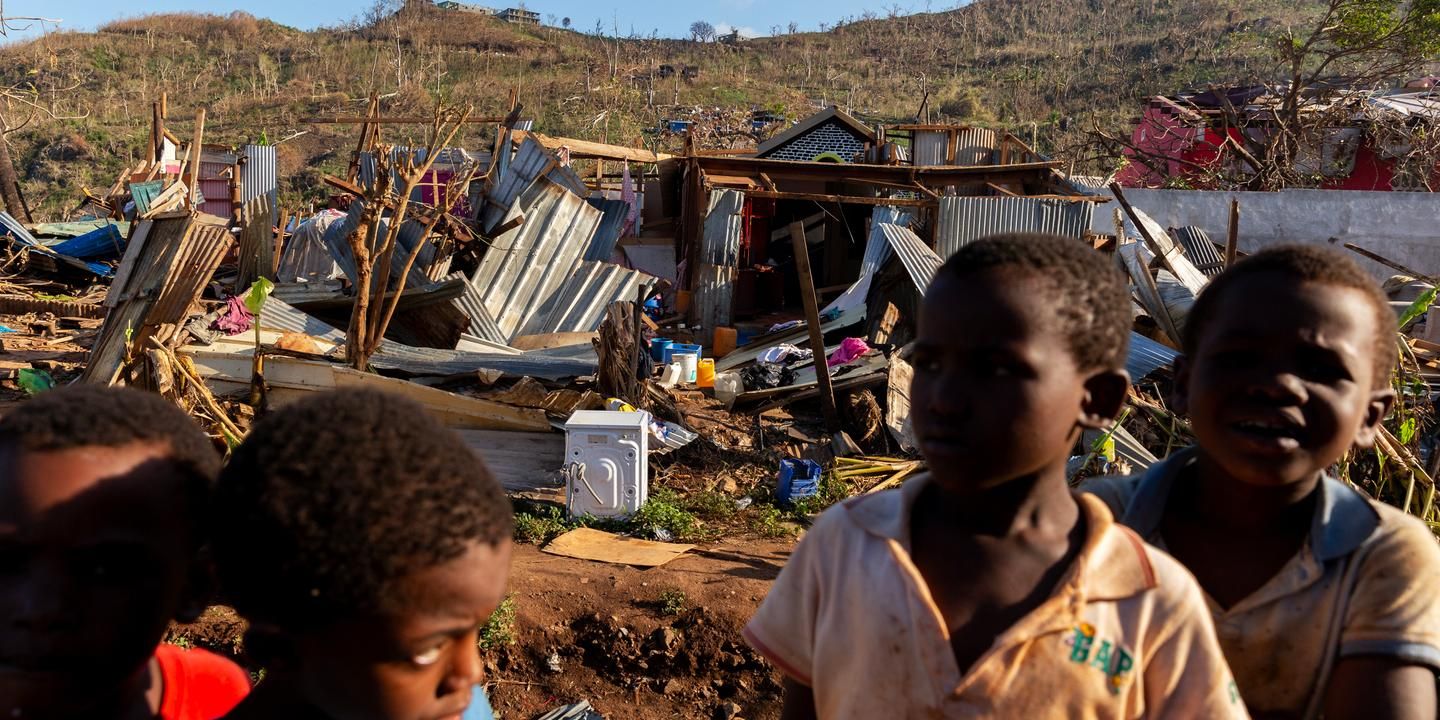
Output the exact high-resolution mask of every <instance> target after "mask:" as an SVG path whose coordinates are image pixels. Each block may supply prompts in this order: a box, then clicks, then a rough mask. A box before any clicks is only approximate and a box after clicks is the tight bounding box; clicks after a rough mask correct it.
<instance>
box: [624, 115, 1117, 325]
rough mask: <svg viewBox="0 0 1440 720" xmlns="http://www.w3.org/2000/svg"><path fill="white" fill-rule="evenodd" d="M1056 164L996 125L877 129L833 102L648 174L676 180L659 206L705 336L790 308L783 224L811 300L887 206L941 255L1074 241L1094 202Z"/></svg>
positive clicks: (794, 292)
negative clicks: (995, 240) (748, 142)
mask: <svg viewBox="0 0 1440 720" xmlns="http://www.w3.org/2000/svg"><path fill="white" fill-rule="evenodd" d="M882 133H883V134H882ZM881 137H883V138H884V140H883V142H882V141H879V138H881ZM826 143H828V144H826ZM790 158H803V159H790ZM1058 167H1059V164H1058V163H1057V162H1055V161H1051V160H1048V159H1046V158H1044V157H1041V156H1039V155H1038V154H1036V153H1034V152H1033V151H1032V150H1031V149H1030V148H1029V147H1028V146H1026V145H1025V144H1024V143H1023V142H1021V141H1020V140H1019V139H1017V138H1015V137H1014V136H1012V135H1010V134H1008V133H1005V132H1003V131H993V130H986V129H981V128H970V127H963V126H948V125H902V126H898V127H895V128H882V129H879V130H878V131H877V130H872V129H870V128H868V127H866V126H865V125H863V124H862V123H860V122H859V121H857V120H855V119H854V118H852V117H850V116H849V115H847V114H845V113H844V112H842V111H840V110H839V109H837V108H831V109H829V110H826V111H824V112H822V113H820V114H818V115H816V116H814V117H812V118H809V119H808V120H805V121H802V122H800V123H798V124H796V125H795V126H794V127H792V128H791V129H790V130H788V131H786V132H784V133H781V134H780V135H778V136H776V137H775V138H774V139H772V140H771V141H769V142H767V143H763V144H761V145H760V146H759V147H758V148H757V150H756V152H755V153H753V154H750V155H737V154H735V153H729V152H704V151H701V152H698V153H696V154H694V155H693V156H687V157H684V158H675V159H673V160H671V161H667V162H662V163H661V166H660V177H661V179H662V180H663V179H666V178H667V177H671V176H675V177H676V180H675V181H674V182H678V183H679V186H680V192H679V193H678V195H679V204H678V206H675V207H669V206H667V208H666V209H667V211H668V210H673V211H675V212H676V213H678V215H675V216H673V222H674V223H675V225H674V226H675V227H676V232H677V236H678V237H677V240H676V253H677V255H676V257H677V258H678V259H679V261H680V264H681V267H682V268H683V270H684V272H682V273H681V274H680V282H681V283H682V287H685V288H686V289H688V290H689V291H690V292H691V294H692V297H693V300H692V302H691V305H690V311H691V319H692V320H693V321H694V322H695V323H696V324H698V325H699V326H700V327H701V328H702V330H701V334H702V335H704V334H706V333H710V332H713V331H714V329H716V328H722V327H739V328H741V329H742V330H745V329H747V328H751V327H752V326H753V327H756V328H763V327H764V326H766V324H767V323H768V322H769V321H771V320H776V319H780V318H781V317H791V318H793V317H795V316H796V315H797V314H798V312H799V309H800V301H799V298H800V293H801V290H800V289H801V288H802V287H803V285H804V282H803V279H802V278H801V276H800V271H799V268H798V267H797V264H796V257H795V251H794V245H793V242H792V229H793V230H799V231H800V232H802V233H803V235H804V241H805V244H806V246H807V247H808V248H809V252H808V256H809V265H810V274H811V275H812V277H811V284H812V285H813V287H814V288H815V289H816V291H817V293H818V294H819V296H820V302H821V304H824V303H826V302H829V301H831V300H833V299H834V298H835V297H836V296H837V295H839V294H840V293H841V292H843V291H845V290H846V288H848V287H850V285H851V284H852V283H854V282H855V281H856V279H857V277H859V276H860V275H861V273H862V268H863V267H864V266H865V248H866V238H867V237H869V235H870V233H871V229H872V227H873V225H874V224H875V221H874V219H873V217H872V215H874V214H876V213H878V212H880V211H881V210H885V211H895V212H899V213H900V214H901V215H902V216H903V217H904V221H903V223H904V224H905V225H906V226H907V227H911V228H913V229H914V230H915V232H916V233H917V236H918V237H920V238H922V239H923V241H924V242H925V243H926V245H927V246H928V247H929V248H931V249H932V251H933V252H935V253H938V254H939V255H940V257H942V258H944V257H947V256H948V255H949V254H950V253H953V252H954V251H955V250H957V249H959V247H961V246H962V245H964V244H965V243H967V242H969V241H970V240H973V239H976V238H978V237H982V236H984V235H987V234H991V233H994V232H1003V231H1027V230H1029V231H1049V232H1058V233H1061V234H1065V235H1070V236H1073V237H1075V238H1077V241H1078V240H1079V238H1081V237H1083V236H1085V235H1086V234H1087V233H1088V232H1089V228H1090V222H1091V218H1092V215H1093V208H1094V204H1095V203H1096V202H1097V201H1099V202H1103V201H1104V200H1103V199H1100V198H1097V197H1096V196H1094V195H1092V194H1089V193H1086V192H1082V191H1081V190H1078V189H1077V188H1075V187H1073V186H1071V185H1070V184H1069V183H1068V181H1067V180H1066V179H1065V178H1064V177H1063V176H1062V175H1061V174H1060V173H1059V172H1058V169H1057V168H1058ZM661 192H663V190H662V191H653V190H652V191H651V192H649V193H648V194H649V195H660V194H661ZM647 224H648V225H649V226H650V227H654V226H657V225H660V224H661V223H660V222H659V221H658V220H647Z"/></svg>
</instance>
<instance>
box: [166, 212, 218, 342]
mask: <svg viewBox="0 0 1440 720" xmlns="http://www.w3.org/2000/svg"><path fill="white" fill-rule="evenodd" d="M234 242H235V236H233V235H231V234H230V231H229V230H228V229H226V228H225V227H223V226H220V225H206V224H202V223H198V222H196V223H194V224H193V225H192V226H191V228H190V231H189V232H188V233H187V234H186V235H185V239H184V241H183V242H182V243H181V245H180V247H179V248H177V249H176V250H175V253H176V256H175V259H174V260H173V261H172V263H171V265H170V270H169V272H168V273H167V274H166V275H165V281H164V283H163V284H162V285H161V286H160V289H159V290H158V291H157V292H156V294H155V303H154V305H152V306H151V307H150V311H149V312H148V313H146V315H145V324H146V325H161V324H166V323H181V322H183V321H184V319H185V316H186V314H187V313H189V311H190V306H191V305H192V304H194V303H195V300H196V298H198V297H200V293H202V292H204V290H205V286H206V285H207V284H209V282H210V278H211V277H212V276H214V275H215V270H216V269H217V268H219V267H220V262H221V260H223V259H224V257H225V254H226V253H228V252H229V251H230V246H231V244H232V243H234ZM162 257H168V255H162Z"/></svg>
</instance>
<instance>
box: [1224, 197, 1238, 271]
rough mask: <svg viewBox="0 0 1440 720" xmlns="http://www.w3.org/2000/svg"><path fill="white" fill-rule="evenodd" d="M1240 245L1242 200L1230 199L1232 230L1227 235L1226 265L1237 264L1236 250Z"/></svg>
mask: <svg viewBox="0 0 1440 720" xmlns="http://www.w3.org/2000/svg"><path fill="white" fill-rule="evenodd" d="M1239 247H1240V201H1239V200H1231V201H1230V232H1229V234H1227V235H1226V236H1225V267H1227V268H1228V267H1230V266H1231V265H1234V264H1235V252H1236V251H1237V250H1238V249H1239Z"/></svg>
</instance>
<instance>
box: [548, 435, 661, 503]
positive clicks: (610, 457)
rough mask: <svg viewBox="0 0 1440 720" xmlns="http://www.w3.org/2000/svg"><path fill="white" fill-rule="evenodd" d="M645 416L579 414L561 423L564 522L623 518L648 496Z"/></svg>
mask: <svg viewBox="0 0 1440 720" xmlns="http://www.w3.org/2000/svg"><path fill="white" fill-rule="evenodd" d="M649 422H650V416H649V414H648V413H640V412H622V411H611V410H580V411H578V412H576V413H575V414H573V415H571V416H570V419H569V420H566V421H565V467H566V470H567V472H566V478H567V479H566V483H565V504H566V507H567V508H568V509H569V511H570V517H580V516H582V515H591V516H594V517H601V518H614V517H626V516H628V515H630V514H632V513H634V512H635V511H636V510H639V509H640V506H641V505H644V504H645V501H646V500H647V499H649V496H650V483H649V470H650V466H649V463H648V461H647V457H646V455H647V453H648V452H649V448H650V443H649V438H650V428H649Z"/></svg>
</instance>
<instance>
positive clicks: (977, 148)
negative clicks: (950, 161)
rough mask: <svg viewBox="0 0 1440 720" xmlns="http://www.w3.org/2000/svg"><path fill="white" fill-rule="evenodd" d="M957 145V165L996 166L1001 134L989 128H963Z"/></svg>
mask: <svg viewBox="0 0 1440 720" xmlns="http://www.w3.org/2000/svg"><path fill="white" fill-rule="evenodd" d="M958 134H959V137H958V140H957V142H956V143H955V164H956V165H994V164H996V163H997V162H999V158H997V157H995V151H996V150H997V149H998V148H999V147H1000V134H999V133H997V132H995V131H994V130H990V129H988V128H962V129H961V130H960V131H959V133H958Z"/></svg>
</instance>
